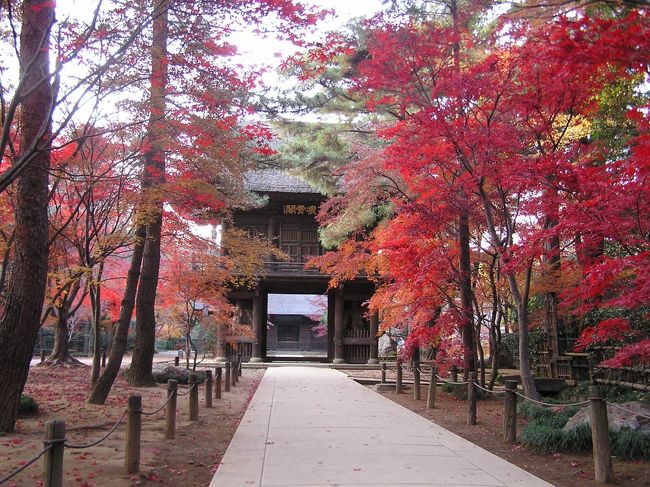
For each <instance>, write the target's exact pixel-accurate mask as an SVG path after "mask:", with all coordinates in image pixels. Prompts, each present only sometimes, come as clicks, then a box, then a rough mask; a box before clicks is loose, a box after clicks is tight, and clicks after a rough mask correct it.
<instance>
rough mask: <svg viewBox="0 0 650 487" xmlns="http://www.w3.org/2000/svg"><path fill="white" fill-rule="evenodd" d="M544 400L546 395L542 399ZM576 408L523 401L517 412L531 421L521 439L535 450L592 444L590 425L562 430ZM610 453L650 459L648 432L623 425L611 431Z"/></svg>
mask: <svg viewBox="0 0 650 487" xmlns="http://www.w3.org/2000/svg"><path fill="white" fill-rule="evenodd" d="M545 401H546V399H545ZM578 409H579V408H577V407H567V408H564V409H563V410H562V411H559V412H555V411H554V410H553V409H552V408H548V407H546V408H545V407H542V406H538V405H537V404H533V403H529V402H524V403H523V404H519V405H518V407H517V412H518V413H519V414H521V415H523V416H526V417H528V418H530V419H531V420H532V421H531V423H530V424H529V425H527V426H526V427H525V428H524V429H523V431H522V434H521V439H522V442H523V443H524V444H525V445H527V446H528V447H529V448H530V449H531V450H533V451H535V452H537V453H554V452H558V451H571V452H581V451H589V450H591V448H592V440H591V426H590V425H589V424H586V423H584V424H580V425H578V426H576V427H575V428H572V429H570V430H568V431H564V430H563V429H562V428H563V427H564V426H565V425H566V423H567V421H568V420H569V418H571V416H573V415H574V414H575V413H576V412H577V411H578ZM610 440H611V444H612V455H614V456H616V457H620V458H624V459H626V460H635V459H645V460H648V459H650V436H647V435H645V434H643V433H640V432H638V431H631V430H629V429H622V430H620V431H618V432H613V431H611V432H610Z"/></svg>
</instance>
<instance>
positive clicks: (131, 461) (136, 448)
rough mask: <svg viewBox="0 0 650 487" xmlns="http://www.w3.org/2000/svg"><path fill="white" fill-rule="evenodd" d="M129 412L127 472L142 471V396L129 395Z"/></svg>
mask: <svg viewBox="0 0 650 487" xmlns="http://www.w3.org/2000/svg"><path fill="white" fill-rule="evenodd" d="M128 407H129V412H128V414H127V420H126V454H125V456H124V466H125V468H126V473H137V472H139V471H140V434H141V431H142V429H141V428H142V396H129V406H128Z"/></svg>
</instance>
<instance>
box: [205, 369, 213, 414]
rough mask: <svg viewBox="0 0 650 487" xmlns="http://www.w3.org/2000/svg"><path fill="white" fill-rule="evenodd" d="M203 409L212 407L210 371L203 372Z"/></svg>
mask: <svg viewBox="0 0 650 487" xmlns="http://www.w3.org/2000/svg"><path fill="white" fill-rule="evenodd" d="M205 407H206V408H211V407H212V371H211V370H206V371H205Z"/></svg>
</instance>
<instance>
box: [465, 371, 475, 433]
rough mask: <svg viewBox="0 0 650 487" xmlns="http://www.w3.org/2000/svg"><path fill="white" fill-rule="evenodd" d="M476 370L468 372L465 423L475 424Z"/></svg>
mask: <svg viewBox="0 0 650 487" xmlns="http://www.w3.org/2000/svg"><path fill="white" fill-rule="evenodd" d="M474 382H476V372H470V374H469V379H468V381H467V425H468V426H474V425H475V424H476V386H475V385H474Z"/></svg>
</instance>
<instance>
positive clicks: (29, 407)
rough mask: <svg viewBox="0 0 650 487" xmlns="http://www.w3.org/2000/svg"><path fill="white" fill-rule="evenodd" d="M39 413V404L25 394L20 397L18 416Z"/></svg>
mask: <svg viewBox="0 0 650 487" xmlns="http://www.w3.org/2000/svg"><path fill="white" fill-rule="evenodd" d="M37 413H38V403H37V402H36V401H35V400H34V398H33V397H31V396H27V395H25V394H21V395H20V404H18V415H19V416H26V415H28V414H37Z"/></svg>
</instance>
